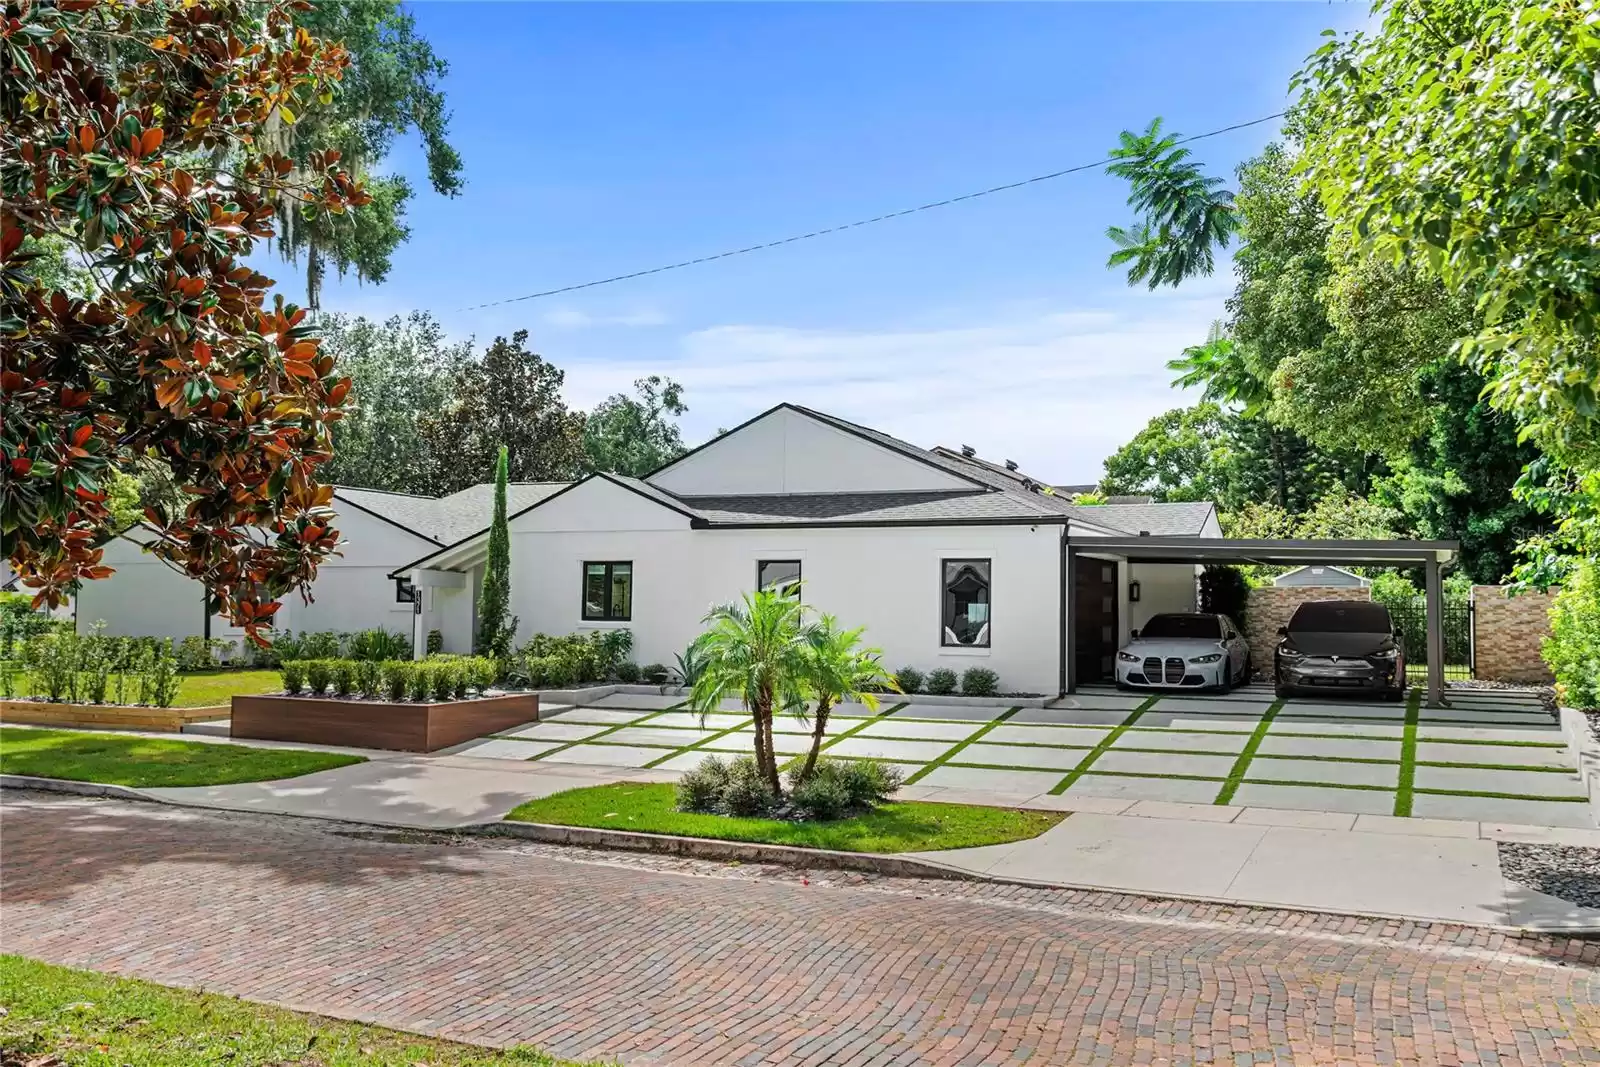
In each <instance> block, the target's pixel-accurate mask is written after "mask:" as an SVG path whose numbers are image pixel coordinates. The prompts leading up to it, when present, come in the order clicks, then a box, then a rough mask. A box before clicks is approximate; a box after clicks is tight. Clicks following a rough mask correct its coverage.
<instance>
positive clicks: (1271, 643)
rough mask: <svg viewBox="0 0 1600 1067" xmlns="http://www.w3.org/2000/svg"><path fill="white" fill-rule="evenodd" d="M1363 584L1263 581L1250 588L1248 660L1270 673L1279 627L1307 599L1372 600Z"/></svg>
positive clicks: (1246, 621)
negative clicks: (1298, 583) (1286, 583)
mask: <svg viewBox="0 0 1600 1067" xmlns="http://www.w3.org/2000/svg"><path fill="white" fill-rule="evenodd" d="M1371 599H1372V594H1371V592H1370V591H1369V590H1367V589H1366V588H1365V587H1356V586H1343V585H1284V586H1277V585H1263V586H1257V587H1256V588H1254V589H1252V590H1250V601H1249V607H1247V608H1246V609H1245V611H1246V614H1245V623H1244V628H1245V636H1246V637H1247V638H1249V639H1250V662H1251V663H1252V664H1254V665H1255V669H1256V670H1258V671H1265V672H1266V673H1268V674H1269V675H1270V674H1271V673H1272V650H1273V649H1275V648H1277V647H1278V627H1280V626H1286V625H1288V623H1289V618H1290V616H1292V615H1293V614H1294V609H1295V608H1298V607H1299V606H1300V605H1301V604H1304V603H1305V602H1306V601H1308V600H1371Z"/></svg>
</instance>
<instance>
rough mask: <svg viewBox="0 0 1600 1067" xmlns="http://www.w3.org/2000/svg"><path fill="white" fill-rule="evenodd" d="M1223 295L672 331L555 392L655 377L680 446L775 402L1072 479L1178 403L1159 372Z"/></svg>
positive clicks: (585, 367) (582, 370)
mask: <svg viewBox="0 0 1600 1067" xmlns="http://www.w3.org/2000/svg"><path fill="white" fill-rule="evenodd" d="M1218 281H1219V282H1220V281H1221V280H1220V279H1219V280H1218ZM1224 291H1225V286H1223V285H1219V284H1213V285H1208V286H1205V287H1202V288H1196V289H1193V290H1188V291H1186V292H1184V293H1183V294H1181V295H1179V294H1170V293H1163V294H1144V293H1139V294H1132V293H1129V294H1118V295H1117V296H1115V297H1107V298H1106V299H1105V300H1103V301H1100V302H1099V306H1093V307H1083V306H1080V307H1072V308H1065V309H1063V308H1055V309H1049V308H1040V307H1037V306H1030V307H1012V308H1005V309H999V310H995V311H992V312H989V313H987V314H983V315H974V316H970V317H969V318H968V320H967V321H957V322H953V323H947V324H941V325H936V326H919V327H910V328H897V327H884V328H881V329H852V330H845V329H826V328H823V329H816V328H799V327H793V326H784V325H760V324H729V325H720V326H713V327H709V328H706V329H700V330H695V331H693V332H691V333H688V334H685V335H683V336H682V337H681V338H679V340H678V344H677V349H678V351H677V353H676V354H675V355H674V356H671V357H669V358H666V359H659V360H652V361H649V362H643V361H639V360H637V359H632V360H623V361H611V360H606V361H584V362H578V363H567V364H565V367H566V370H567V393H568V399H569V402H571V403H573V404H575V405H577V406H579V407H586V406H588V405H590V404H593V403H594V402H595V401H597V400H599V399H600V398H602V397H604V396H606V395H609V394H611V393H614V392H617V391H619V390H626V389H627V388H629V384H630V383H631V382H632V381H633V379H635V378H638V377H641V376H643V375H646V374H666V375H669V376H671V377H673V378H675V379H677V380H678V381H680V382H682V383H683V385H684V387H685V399H686V400H687V401H688V403H689V407H690V412H689V415H688V416H687V417H686V418H685V420H684V429H685V436H686V438H688V439H689V440H691V441H699V440H703V439H704V438H706V437H708V436H710V435H711V434H712V433H713V432H714V431H715V430H716V429H717V428H718V427H728V426H733V425H736V424H737V423H739V422H741V421H743V420H744V419H746V418H748V417H750V416H751V415H753V414H755V413H757V412H759V411H761V410H763V409H765V408H768V407H771V406H772V405H773V404H776V403H779V402H781V401H791V402H794V403H800V404H805V405H808V406H811V407H815V408H817V409H819V410H822V411H826V412H829V413H831V414H834V415H838V416H840V417H842V418H847V419H851V420H853V421H857V422H861V423H864V424H866V425H868V426H872V427H875V428H877V429H881V430H883V431H885V432H887V433H892V434H894V435H896V436H898V437H902V438H904V439H906V440H908V441H911V442H914V443H916V444H919V445H924V446H928V445H934V444H944V445H950V446H952V447H953V446H956V445H959V444H970V445H973V446H975V447H976V448H977V449H978V452H979V454H980V455H982V456H985V457H986V458H990V459H997V460H998V459H1015V460H1016V461H1017V462H1018V463H1019V464H1021V466H1022V469H1023V470H1025V471H1028V472H1029V473H1032V474H1035V475H1037V476H1039V477H1043V478H1049V479H1051V480H1054V481H1058V482H1063V483H1064V482H1088V481H1094V480H1096V479H1097V478H1098V477H1099V475H1100V472H1101V463H1102V461H1103V460H1104V459H1105V457H1106V456H1107V455H1109V454H1110V453H1111V452H1112V451H1114V450H1115V449H1116V448H1117V447H1119V446H1120V445H1121V444H1123V443H1124V442H1126V441H1127V440H1128V438H1130V437H1132V436H1133V435H1134V434H1135V433H1137V432H1138V431H1139V430H1140V429H1141V428H1143V426H1144V425H1145V423H1146V422H1147V421H1148V420H1149V419H1150V418H1151V417H1152V416H1153V415H1156V414H1158V413H1160V412H1162V411H1165V410H1167V409H1168V408H1171V407H1175V406H1177V405H1179V404H1183V403H1187V402H1189V400H1191V399H1192V398H1188V397H1185V396H1184V394H1181V393H1179V392H1176V391H1174V390H1173V389H1172V388H1171V385H1170V383H1171V379H1172V374H1171V372H1170V371H1168V370H1167V367H1166V362H1167V360H1169V359H1171V358H1173V357H1174V356H1176V355H1178V354H1179V353H1180V352H1181V351H1182V350H1183V349H1184V348H1185V347H1186V346H1188V345H1192V344H1195V343H1198V342H1199V341H1201V340H1203V339H1204V337H1205V333H1206V330H1207V328H1208V327H1209V325H1210V323H1211V322H1212V320H1214V319H1216V318H1218V317H1219V316H1220V315H1221V314H1222V313H1223V308H1222V293H1223V292H1224Z"/></svg>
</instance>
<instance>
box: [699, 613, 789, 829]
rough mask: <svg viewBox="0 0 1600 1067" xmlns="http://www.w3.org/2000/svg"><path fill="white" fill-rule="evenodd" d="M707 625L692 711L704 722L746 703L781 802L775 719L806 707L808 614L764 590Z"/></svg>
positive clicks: (761, 766)
mask: <svg viewBox="0 0 1600 1067" xmlns="http://www.w3.org/2000/svg"><path fill="white" fill-rule="evenodd" d="M705 622H707V623H709V624H710V629H708V630H706V632H705V633H704V634H702V635H701V636H700V639H699V640H698V641H697V642H696V644H697V645H698V646H699V651H700V653H701V655H702V656H703V658H704V665H703V667H702V669H701V672H700V676H699V677H698V678H696V679H695V681H694V685H693V687H692V688H691V689H690V691H689V707H690V708H691V709H693V710H694V711H697V712H699V713H700V715H701V717H702V719H703V718H704V716H705V715H707V714H708V713H709V712H712V711H715V710H716V708H717V706H718V705H719V704H720V703H721V702H722V700H723V699H724V698H727V697H733V696H737V697H739V698H741V699H742V700H743V701H744V706H745V707H746V708H748V709H749V710H750V714H751V717H752V718H753V719H754V720H755V728H756V729H755V748H756V767H757V769H758V770H759V771H760V772H761V775H762V777H763V778H765V779H766V781H767V784H768V786H769V787H770V788H771V790H772V795H773V796H775V797H777V796H781V795H782V794H783V790H782V786H781V784H780V783H779V780H778V761H777V757H776V755H775V754H774V753H773V750H772V713H773V710H774V708H791V709H792V708H796V707H801V706H803V705H804V703H805V684H806V677H807V670H808V652H807V650H808V648H809V644H808V642H807V635H806V630H807V627H806V625H805V608H803V607H802V606H801V604H800V601H799V599H798V598H796V597H794V596H786V595H784V593H783V592H781V591H779V590H777V589H760V590H757V591H756V592H753V593H746V594H745V595H744V598H743V599H742V600H741V601H740V602H739V603H736V604H724V605H722V606H720V607H716V608H712V609H711V611H710V612H709V613H708V614H707V615H706V617H705Z"/></svg>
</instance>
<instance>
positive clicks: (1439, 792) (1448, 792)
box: [1412, 789, 1589, 804]
mask: <svg viewBox="0 0 1600 1067" xmlns="http://www.w3.org/2000/svg"><path fill="white" fill-rule="evenodd" d="M1412 792H1413V793H1418V794H1423V795H1426V796H1430V797H1487V798H1488V799H1490V800H1538V801H1542V802H1543V803H1546V804H1587V803H1588V802H1589V798H1588V797H1580V796H1570V797H1551V796H1533V795H1531V794H1528V793H1486V792H1479V791H1475V790H1471V789H1413V790H1412Z"/></svg>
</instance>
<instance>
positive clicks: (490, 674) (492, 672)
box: [462, 656, 500, 696]
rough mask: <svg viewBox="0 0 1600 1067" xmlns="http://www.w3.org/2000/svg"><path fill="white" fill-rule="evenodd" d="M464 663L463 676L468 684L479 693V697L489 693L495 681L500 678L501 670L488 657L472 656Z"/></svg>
mask: <svg viewBox="0 0 1600 1067" xmlns="http://www.w3.org/2000/svg"><path fill="white" fill-rule="evenodd" d="M463 662H464V667H463V669H462V675H463V676H464V677H465V678H466V680H467V684H468V685H470V686H472V688H474V689H476V690H477V691H478V695H479V696H482V695H483V694H484V693H486V692H488V691H489V689H490V687H491V686H493V685H494V683H495V679H497V678H499V677H500V668H499V667H498V666H497V665H496V664H495V662H494V660H492V659H490V658H489V657H487V656H471V657H469V658H467V659H466V660H465V661H463Z"/></svg>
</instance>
